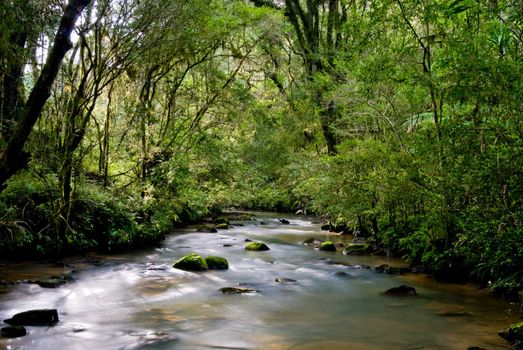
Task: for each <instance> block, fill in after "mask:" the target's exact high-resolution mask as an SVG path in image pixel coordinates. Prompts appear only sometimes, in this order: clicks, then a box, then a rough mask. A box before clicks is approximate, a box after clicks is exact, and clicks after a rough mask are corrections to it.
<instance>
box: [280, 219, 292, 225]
mask: <svg viewBox="0 0 523 350" xmlns="http://www.w3.org/2000/svg"><path fill="white" fill-rule="evenodd" d="M278 221H279V222H280V223H281V224H282V225H289V224H290V223H291V222H290V221H289V220H287V219H278Z"/></svg>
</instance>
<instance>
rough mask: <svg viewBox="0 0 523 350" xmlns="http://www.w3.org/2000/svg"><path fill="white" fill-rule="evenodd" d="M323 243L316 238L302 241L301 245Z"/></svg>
mask: <svg viewBox="0 0 523 350" xmlns="http://www.w3.org/2000/svg"><path fill="white" fill-rule="evenodd" d="M321 243H323V241H322V240H321V239H317V238H312V237H311V238H307V239H306V240H304V241H303V244H305V245H307V244H321Z"/></svg>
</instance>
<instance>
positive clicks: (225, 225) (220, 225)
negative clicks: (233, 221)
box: [215, 224, 229, 230]
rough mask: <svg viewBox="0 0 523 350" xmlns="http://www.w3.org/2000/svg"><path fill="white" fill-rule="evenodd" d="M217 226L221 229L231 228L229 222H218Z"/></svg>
mask: <svg viewBox="0 0 523 350" xmlns="http://www.w3.org/2000/svg"><path fill="white" fill-rule="evenodd" d="M215 227H216V228H217V229H219V230H227V229H229V225H228V224H216V226H215Z"/></svg>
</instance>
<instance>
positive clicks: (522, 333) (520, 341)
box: [498, 322, 523, 349]
mask: <svg viewBox="0 0 523 350" xmlns="http://www.w3.org/2000/svg"><path fill="white" fill-rule="evenodd" d="M498 334H499V336H500V337H501V338H503V339H505V340H506V341H508V342H509V343H510V344H514V345H515V347H516V349H523V322H519V323H515V324H513V325H511V326H508V327H507V328H505V329H502V330H501V331H499V333H498Z"/></svg>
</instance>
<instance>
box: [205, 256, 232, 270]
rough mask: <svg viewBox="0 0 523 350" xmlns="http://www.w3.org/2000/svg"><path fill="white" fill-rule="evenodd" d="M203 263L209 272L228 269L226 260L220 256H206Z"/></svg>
mask: <svg viewBox="0 0 523 350" xmlns="http://www.w3.org/2000/svg"><path fill="white" fill-rule="evenodd" d="M205 262H206V263H207V266H208V268H209V269H210V270H227V269H228V268H229V263H228V262H227V259H225V258H222V257H220V256H208V257H206V258H205Z"/></svg>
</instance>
